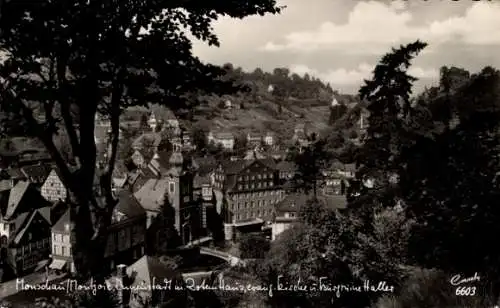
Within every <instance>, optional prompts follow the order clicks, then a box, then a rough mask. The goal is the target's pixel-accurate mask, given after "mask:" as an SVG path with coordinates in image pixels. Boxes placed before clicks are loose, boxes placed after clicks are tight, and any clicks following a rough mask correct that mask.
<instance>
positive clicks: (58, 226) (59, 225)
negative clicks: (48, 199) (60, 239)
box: [52, 208, 71, 233]
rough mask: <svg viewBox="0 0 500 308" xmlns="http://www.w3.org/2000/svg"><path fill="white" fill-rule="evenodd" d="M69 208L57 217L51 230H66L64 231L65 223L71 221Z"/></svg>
mask: <svg viewBox="0 0 500 308" xmlns="http://www.w3.org/2000/svg"><path fill="white" fill-rule="evenodd" d="M70 215H71V209H69V208H68V209H67V210H66V212H65V213H64V214H63V215H62V216H61V218H59V220H58V221H57V222H56V223H55V224H54V226H52V232H54V231H55V232H61V233H64V232H68V231H66V228H65V226H66V224H69V223H71V219H70V218H71V216H70Z"/></svg>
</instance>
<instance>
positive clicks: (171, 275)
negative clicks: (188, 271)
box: [127, 255, 180, 286]
mask: <svg viewBox="0 0 500 308" xmlns="http://www.w3.org/2000/svg"><path fill="white" fill-rule="evenodd" d="M127 274H128V275H129V276H130V277H132V278H133V279H134V281H133V283H132V286H137V285H141V284H142V285H146V286H150V285H151V284H152V283H155V284H161V283H162V282H163V281H164V280H165V279H169V280H170V279H172V280H174V279H177V278H179V276H180V274H179V272H178V271H176V270H174V269H173V268H170V267H169V266H168V265H166V264H164V263H162V262H161V261H160V260H159V258H157V257H152V256H148V255H145V256H143V257H142V258H140V259H139V260H137V261H136V262H135V263H134V264H132V265H130V266H129V267H128V268H127Z"/></svg>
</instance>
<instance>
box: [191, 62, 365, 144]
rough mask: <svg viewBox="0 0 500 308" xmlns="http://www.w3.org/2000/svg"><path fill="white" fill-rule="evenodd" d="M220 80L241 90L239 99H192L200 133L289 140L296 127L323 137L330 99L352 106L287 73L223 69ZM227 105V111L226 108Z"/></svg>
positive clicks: (348, 99)
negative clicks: (305, 127) (307, 128)
mask: <svg viewBox="0 0 500 308" xmlns="http://www.w3.org/2000/svg"><path fill="white" fill-rule="evenodd" d="M224 69H225V70H226V72H227V74H226V75H225V76H224V78H226V79H228V80H233V81H234V82H235V83H236V84H238V85H242V86H245V87H246V89H247V91H245V92H240V93H239V94H238V95H226V96H222V97H220V96H202V97H197V99H198V100H199V101H198V107H197V108H195V109H194V110H193V113H192V117H190V118H191V120H193V122H194V123H196V124H195V125H199V126H202V127H203V128H205V129H222V130H227V131H239V132H242V131H266V130H270V131H273V132H275V133H277V134H278V135H279V136H282V137H283V138H284V139H288V138H289V137H290V136H291V134H292V133H293V127H294V126H295V125H296V124H298V123H306V124H309V126H310V127H311V129H313V130H314V131H317V132H324V131H325V130H326V129H328V127H329V123H331V122H332V121H331V119H330V106H331V103H332V100H333V98H335V99H336V100H337V102H338V103H339V104H341V105H342V106H346V108H351V107H353V106H355V105H356V103H357V101H358V100H357V97H356V96H352V95H347V94H340V93H338V92H337V91H335V90H333V89H332V88H331V86H330V85H329V84H328V83H325V82H323V81H321V80H319V79H317V78H315V77H311V76H309V75H308V74H305V75H304V76H299V75H297V74H294V73H290V71H289V70H288V69H287V68H275V69H274V70H273V72H264V71H263V70H262V69H260V68H256V69H255V70H254V71H253V72H245V71H243V70H242V69H241V68H235V67H234V66H233V65H232V64H225V65H224ZM228 105H231V108H228V107H227V106H228Z"/></svg>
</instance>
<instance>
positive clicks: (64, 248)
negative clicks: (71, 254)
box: [61, 246, 66, 256]
mask: <svg viewBox="0 0 500 308" xmlns="http://www.w3.org/2000/svg"><path fill="white" fill-rule="evenodd" d="M61 255H63V256H66V247H64V246H61Z"/></svg>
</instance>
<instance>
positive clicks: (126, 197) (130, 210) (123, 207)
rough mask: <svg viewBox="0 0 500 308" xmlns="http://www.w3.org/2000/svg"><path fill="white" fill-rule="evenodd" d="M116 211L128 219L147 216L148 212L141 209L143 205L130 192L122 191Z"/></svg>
mask: <svg viewBox="0 0 500 308" xmlns="http://www.w3.org/2000/svg"><path fill="white" fill-rule="evenodd" d="M115 210H117V211H118V212H120V213H122V214H124V215H125V216H126V217H127V218H133V217H138V216H141V215H145V214H146V211H144V209H143V208H142V207H141V204H140V203H139V201H137V199H136V198H135V197H134V195H133V194H132V193H130V192H128V191H121V192H120V193H119V194H118V204H117V205H116V207H115Z"/></svg>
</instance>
